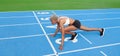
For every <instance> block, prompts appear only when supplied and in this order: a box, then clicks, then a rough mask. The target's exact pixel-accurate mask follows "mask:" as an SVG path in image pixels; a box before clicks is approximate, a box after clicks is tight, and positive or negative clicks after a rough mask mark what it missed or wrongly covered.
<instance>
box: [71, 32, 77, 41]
mask: <svg viewBox="0 0 120 56" xmlns="http://www.w3.org/2000/svg"><path fill="white" fill-rule="evenodd" d="M77 36H78V34H77V33H76V32H75V35H72V36H71V39H70V40H74V39H75V38H76V37H77Z"/></svg>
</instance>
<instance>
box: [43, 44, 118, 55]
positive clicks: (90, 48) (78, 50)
mask: <svg viewBox="0 0 120 56" xmlns="http://www.w3.org/2000/svg"><path fill="white" fill-rule="evenodd" d="M118 45H120V43H113V44H106V45H100V46H94V47H89V48H83V49H77V50H71V51H66V52H59V53H58V54H59V55H60V54H68V53H74V52H82V51H87V50H93V49H98V48H104V47H111V46H118ZM45 56H54V54H48V55H45Z"/></svg>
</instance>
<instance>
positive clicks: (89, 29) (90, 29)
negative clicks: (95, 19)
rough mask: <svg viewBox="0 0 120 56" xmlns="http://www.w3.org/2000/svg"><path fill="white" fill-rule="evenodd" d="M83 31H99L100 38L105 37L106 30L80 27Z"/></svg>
mask: <svg viewBox="0 0 120 56" xmlns="http://www.w3.org/2000/svg"><path fill="white" fill-rule="evenodd" d="M80 29H81V30H85V31H99V32H100V36H103V34H104V29H103V28H88V27H85V26H82V25H81V26H80Z"/></svg>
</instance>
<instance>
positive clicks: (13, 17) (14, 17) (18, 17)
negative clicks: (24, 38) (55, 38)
mask: <svg viewBox="0 0 120 56" xmlns="http://www.w3.org/2000/svg"><path fill="white" fill-rule="evenodd" d="M29 17H34V16H9V17H8V16H7V17H0V18H12V19H21V18H26V19H28V18H29Z"/></svg>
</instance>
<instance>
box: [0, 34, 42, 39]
mask: <svg viewBox="0 0 120 56" xmlns="http://www.w3.org/2000/svg"><path fill="white" fill-rule="evenodd" d="M41 35H42V34H35V35H26V36H16V37H7V38H0V40H9V39H17V38H30V37H37V36H41Z"/></svg>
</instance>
